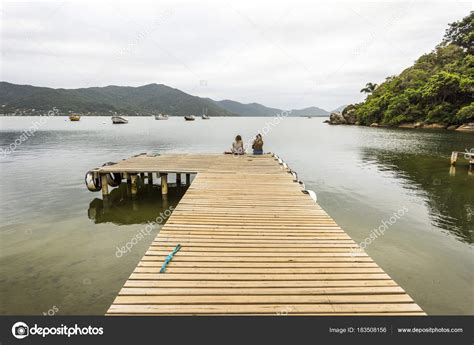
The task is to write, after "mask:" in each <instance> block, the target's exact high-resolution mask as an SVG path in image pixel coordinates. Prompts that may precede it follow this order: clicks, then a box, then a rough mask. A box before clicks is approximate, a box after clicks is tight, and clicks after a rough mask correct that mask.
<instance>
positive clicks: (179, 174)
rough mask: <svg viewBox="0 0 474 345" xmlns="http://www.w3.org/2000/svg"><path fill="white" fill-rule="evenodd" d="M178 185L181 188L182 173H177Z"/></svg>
mask: <svg viewBox="0 0 474 345" xmlns="http://www.w3.org/2000/svg"><path fill="white" fill-rule="evenodd" d="M176 185H177V186H178V187H179V186H181V173H176Z"/></svg>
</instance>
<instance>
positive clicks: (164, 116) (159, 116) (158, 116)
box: [155, 114, 169, 120]
mask: <svg viewBox="0 0 474 345" xmlns="http://www.w3.org/2000/svg"><path fill="white" fill-rule="evenodd" d="M168 118H169V116H168V115H163V114H158V115H155V120H168Z"/></svg>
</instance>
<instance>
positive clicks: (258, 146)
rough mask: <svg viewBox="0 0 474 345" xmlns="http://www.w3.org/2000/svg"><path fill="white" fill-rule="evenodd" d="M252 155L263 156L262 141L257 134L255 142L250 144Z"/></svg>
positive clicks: (260, 136)
mask: <svg viewBox="0 0 474 345" xmlns="http://www.w3.org/2000/svg"><path fill="white" fill-rule="evenodd" d="M252 149H253V154H254V155H262V154H263V139H262V135H261V134H260V133H258V134H257V136H256V137H255V140H254V141H253V144H252Z"/></svg>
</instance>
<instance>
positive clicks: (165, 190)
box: [160, 174, 168, 195]
mask: <svg viewBox="0 0 474 345" xmlns="http://www.w3.org/2000/svg"><path fill="white" fill-rule="evenodd" d="M160 175H161V194H163V195H166V194H168V174H160Z"/></svg>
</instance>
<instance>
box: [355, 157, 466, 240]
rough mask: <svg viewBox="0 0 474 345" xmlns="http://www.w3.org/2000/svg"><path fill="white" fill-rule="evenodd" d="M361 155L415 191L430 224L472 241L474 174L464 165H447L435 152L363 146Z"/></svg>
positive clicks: (365, 160)
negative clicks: (424, 207)
mask: <svg viewBox="0 0 474 345" xmlns="http://www.w3.org/2000/svg"><path fill="white" fill-rule="evenodd" d="M362 159H363V161H364V162H366V163H369V162H371V163H375V165H376V166H377V167H378V169H379V170H380V171H391V172H393V173H395V174H396V177H397V178H399V179H400V180H402V181H404V182H403V186H404V188H406V189H409V190H410V191H416V193H417V194H418V195H420V196H421V197H422V198H423V199H424V201H425V203H426V205H427V206H428V209H429V216H430V219H431V222H432V224H433V225H434V226H437V227H439V228H441V229H444V230H447V231H449V232H450V233H452V234H453V235H454V236H455V237H456V238H458V239H460V240H461V241H463V242H467V243H473V242H474V241H473V232H474V176H473V175H472V174H469V168H468V167H467V166H461V165H460V166H459V167H457V168H454V167H450V165H449V160H447V159H445V158H444V157H439V156H431V155H426V154H425V155H420V154H411V153H403V152H393V151H386V150H379V149H373V148H365V149H363V150H362Z"/></svg>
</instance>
